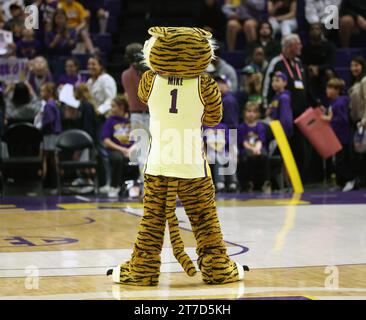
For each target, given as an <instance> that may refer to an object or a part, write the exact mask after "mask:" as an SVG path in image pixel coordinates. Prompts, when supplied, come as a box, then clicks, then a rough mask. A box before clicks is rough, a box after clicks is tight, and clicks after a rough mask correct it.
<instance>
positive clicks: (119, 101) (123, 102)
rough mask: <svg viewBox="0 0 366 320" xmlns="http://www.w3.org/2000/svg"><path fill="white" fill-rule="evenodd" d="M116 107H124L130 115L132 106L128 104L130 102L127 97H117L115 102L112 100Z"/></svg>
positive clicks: (120, 95)
mask: <svg viewBox="0 0 366 320" xmlns="http://www.w3.org/2000/svg"><path fill="white" fill-rule="evenodd" d="M112 101H113V102H114V103H115V104H116V105H118V106H120V107H123V108H124V110H125V113H127V114H130V106H129V104H128V101H127V99H126V97H125V96H124V95H122V94H119V95H117V96H116V97H115V98H114V99H113V100H112Z"/></svg>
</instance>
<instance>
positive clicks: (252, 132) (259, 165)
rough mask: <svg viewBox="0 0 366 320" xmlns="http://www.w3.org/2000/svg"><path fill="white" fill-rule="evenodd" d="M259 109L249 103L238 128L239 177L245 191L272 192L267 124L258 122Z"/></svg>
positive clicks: (253, 103)
mask: <svg viewBox="0 0 366 320" xmlns="http://www.w3.org/2000/svg"><path fill="white" fill-rule="evenodd" d="M259 116H260V112H259V107H258V105H257V103H255V102H248V103H247V104H246V105H245V108H244V111H243V119H244V122H243V123H242V124H240V125H239V127H238V147H239V177H240V182H241V183H242V186H243V187H244V190H247V191H249V192H251V191H253V190H254V189H260V188H262V191H263V192H266V193H269V192H271V183H270V181H269V179H270V175H269V161H268V156H267V151H266V131H267V128H266V126H265V124H263V123H261V122H259V121H258V119H259Z"/></svg>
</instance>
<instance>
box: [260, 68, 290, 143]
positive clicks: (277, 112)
mask: <svg viewBox="0 0 366 320" xmlns="http://www.w3.org/2000/svg"><path fill="white" fill-rule="evenodd" d="M286 87H287V76H286V75H285V74H284V73H283V72H281V71H277V72H276V73H275V74H274V75H273V77H272V89H273V91H274V92H275V93H276V94H275V95H274V97H273V98H272V101H271V104H270V106H269V108H268V109H267V111H266V115H267V116H269V117H270V118H271V119H272V120H279V121H280V123H281V125H282V128H283V130H284V131H285V134H286V137H287V139H288V140H290V139H291V137H292V135H293V121H294V119H293V116H292V107H291V95H290V92H289V91H288V90H286Z"/></svg>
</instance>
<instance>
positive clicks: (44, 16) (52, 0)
mask: <svg viewBox="0 0 366 320" xmlns="http://www.w3.org/2000/svg"><path fill="white" fill-rule="evenodd" d="M57 2H58V1H57V0H37V1H36V4H37V6H38V10H39V20H40V21H39V27H40V29H41V31H42V32H43V31H50V30H51V28H52V20H53V17H54V15H55V12H56V10H57V5H58V3H57Z"/></svg>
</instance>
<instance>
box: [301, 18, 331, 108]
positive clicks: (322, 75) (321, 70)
mask: <svg viewBox="0 0 366 320" xmlns="http://www.w3.org/2000/svg"><path fill="white" fill-rule="evenodd" d="M335 53H336V48H335V46H334V44H333V43H332V42H331V41H329V40H327V39H326V38H325V36H324V32H323V26H322V24H321V23H314V24H312V25H311V26H310V31H309V42H308V43H307V45H305V46H304V48H303V51H302V60H303V62H304V64H305V65H306V67H307V72H308V91H309V97H310V101H309V102H310V104H311V105H313V106H316V105H318V104H319V101H324V96H323V93H324V92H325V87H326V83H327V81H328V80H329V79H330V78H332V77H333V76H334V71H333V66H334V65H335Z"/></svg>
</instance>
